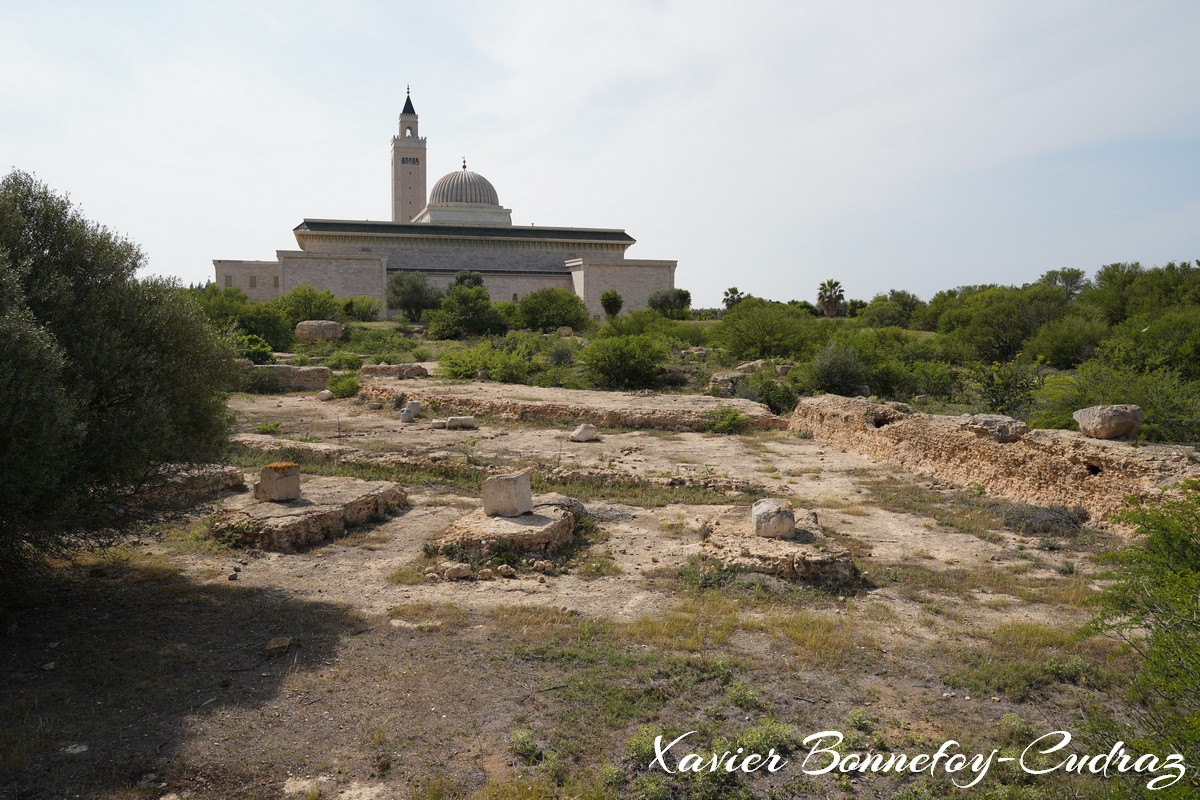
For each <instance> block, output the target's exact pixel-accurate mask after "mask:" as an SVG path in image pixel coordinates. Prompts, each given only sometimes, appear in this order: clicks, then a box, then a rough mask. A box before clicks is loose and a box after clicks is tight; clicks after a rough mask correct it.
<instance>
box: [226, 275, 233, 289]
mask: <svg viewBox="0 0 1200 800" xmlns="http://www.w3.org/2000/svg"><path fill="white" fill-rule="evenodd" d="M225 288H226V289H232V288H233V276H232V275H226V276H225Z"/></svg>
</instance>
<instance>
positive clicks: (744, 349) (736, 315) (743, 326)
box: [713, 297, 820, 359]
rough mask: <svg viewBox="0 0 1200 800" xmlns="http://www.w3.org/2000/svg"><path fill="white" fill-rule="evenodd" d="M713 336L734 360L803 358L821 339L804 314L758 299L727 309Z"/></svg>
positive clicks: (747, 300)
mask: <svg viewBox="0 0 1200 800" xmlns="http://www.w3.org/2000/svg"><path fill="white" fill-rule="evenodd" d="M713 335H714V337H715V338H716V340H717V341H719V342H720V343H721V344H722V345H724V347H725V349H726V350H728V351H729V355H730V356H731V357H732V358H735V359H747V358H749V359H754V358H775V357H792V358H803V357H805V356H806V355H807V354H808V353H809V352H810V351H811V350H812V348H813V347H814V346H815V345H816V342H817V341H818V338H819V336H820V334H819V331H818V325H817V323H816V321H815V320H814V319H813V317H812V316H811V315H810V314H809V313H808V312H807V311H805V310H803V309H800V308H796V307H794V306H790V305H787V304H785V303H773V302H770V301H767V300H762V299H759V298H757V297H748V298H746V299H745V300H742V301H741V302H739V303H738V304H737V305H735V306H734V307H733V308H732V309H730V310H729V311H728V312H727V313H726V314H725V317H724V319H722V320H721V323H720V324H719V325H718V326H717V328H716V330H715V331H714V334H713Z"/></svg>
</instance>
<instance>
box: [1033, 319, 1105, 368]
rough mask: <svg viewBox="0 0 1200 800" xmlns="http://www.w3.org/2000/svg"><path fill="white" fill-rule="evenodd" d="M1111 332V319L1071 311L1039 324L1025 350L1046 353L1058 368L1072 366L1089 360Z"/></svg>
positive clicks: (1052, 364)
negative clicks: (1074, 313) (1063, 315)
mask: <svg viewBox="0 0 1200 800" xmlns="http://www.w3.org/2000/svg"><path fill="white" fill-rule="evenodd" d="M1107 333H1108V323H1107V322H1105V321H1104V320H1103V319H1100V318H1097V317H1092V316H1078V315H1068V316H1065V317H1062V318H1060V319H1056V320H1051V321H1050V322H1047V323H1046V324H1045V325H1043V326H1042V327H1040V328H1038V331H1037V333H1035V334H1034V335H1033V336H1031V337H1030V338H1029V340H1028V341H1026V342H1025V347H1024V350H1025V352H1026V353H1029V354H1031V355H1034V356H1042V357H1043V358H1045V360H1046V363H1048V364H1049V365H1050V366H1052V367H1057V368H1058V369H1070V368H1072V367H1074V366H1076V365H1077V364H1081V363H1083V362H1084V361H1087V360H1088V359H1089V358H1091V357H1092V355H1093V354H1094V353H1095V352H1096V346H1097V345H1098V344H1099V343H1100V340H1101V339H1103V338H1104V336H1105V334H1107Z"/></svg>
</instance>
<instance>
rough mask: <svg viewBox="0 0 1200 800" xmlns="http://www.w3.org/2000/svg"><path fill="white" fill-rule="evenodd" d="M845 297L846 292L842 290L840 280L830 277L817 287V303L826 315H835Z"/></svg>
mask: <svg viewBox="0 0 1200 800" xmlns="http://www.w3.org/2000/svg"><path fill="white" fill-rule="evenodd" d="M845 299H846V293H845V292H844V291H843V290H842V284H841V282H840V281H835V280H834V279H833V278H830V279H829V280H827V281H825V282H824V283H822V284H821V285H820V286H818V287H817V305H819V306H820V307H821V310H822V311H824V312H825V316H827V317H832V316H836V315H837V313H838V309H840V308H841V307H842V301H843V300H845Z"/></svg>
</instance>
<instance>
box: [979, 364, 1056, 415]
mask: <svg viewBox="0 0 1200 800" xmlns="http://www.w3.org/2000/svg"><path fill="white" fill-rule="evenodd" d="M1018 355H1019V354H1018ZM972 377H973V379H974V382H975V386H976V388H977V389H978V390H979V393H980V395H982V397H983V402H984V403H985V404H986V405H987V408H988V410H989V411H994V412H996V413H997V414H1007V415H1009V416H1017V415H1019V414H1023V413H1024V412H1025V411H1027V410H1028V409H1029V407H1030V406H1032V405H1033V395H1034V392H1036V391H1037V390H1038V389H1040V388H1042V384H1043V383H1044V382H1045V379H1046V378H1045V369H1044V362H1043V361H1042V357H1041V356H1038V357H1037V358H1036V359H1035V360H1033V361H1030V360H1029V359H1026V358H1015V359H1013V360H1012V361H1009V362H1008V363H1005V364H1001V363H999V362H992V363H991V364H980V365H979V366H977V367H976V368H975V369H974V371H973V372H972Z"/></svg>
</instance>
